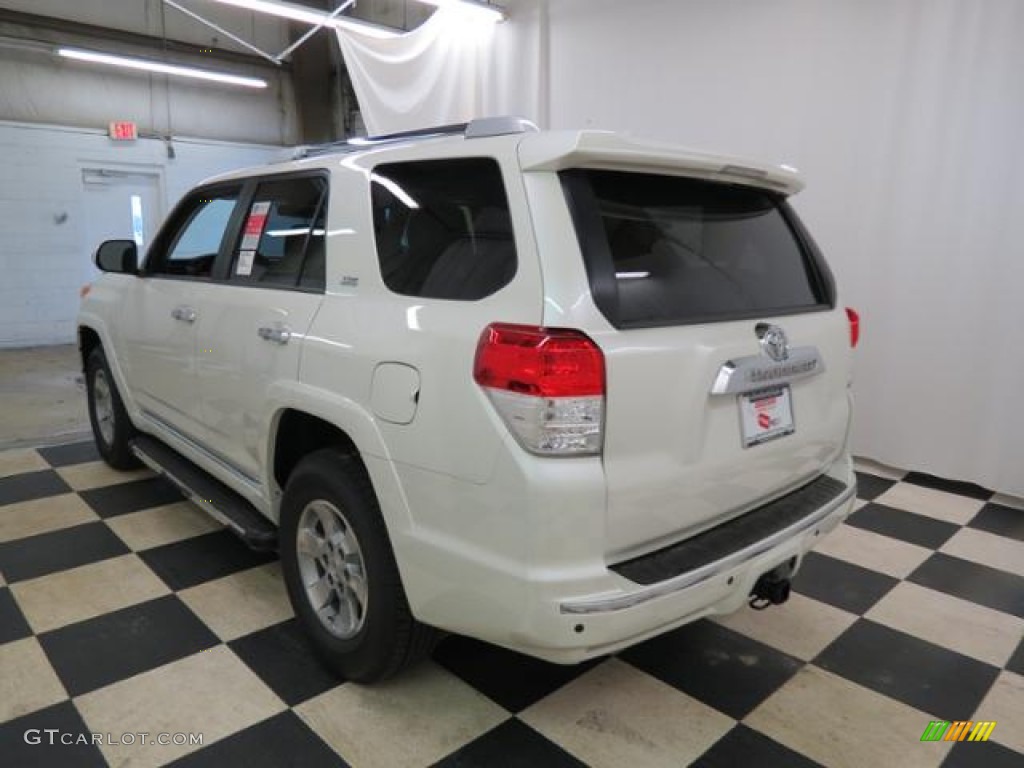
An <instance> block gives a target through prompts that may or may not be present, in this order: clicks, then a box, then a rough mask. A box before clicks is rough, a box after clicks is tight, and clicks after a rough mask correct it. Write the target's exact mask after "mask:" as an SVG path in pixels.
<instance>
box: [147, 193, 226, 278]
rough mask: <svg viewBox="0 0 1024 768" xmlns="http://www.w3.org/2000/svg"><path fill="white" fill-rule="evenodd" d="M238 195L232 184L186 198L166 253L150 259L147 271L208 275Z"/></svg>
mask: <svg viewBox="0 0 1024 768" xmlns="http://www.w3.org/2000/svg"><path fill="white" fill-rule="evenodd" d="M238 195H239V188H237V187H233V188H230V189H225V190H222V191H219V192H216V193H211V192H200V193H197V194H196V195H195V196H194V197H193V198H192V199H191V200H189V201H186V203H185V205H184V206H183V208H182V213H181V214H180V218H179V221H180V222H181V224H180V226H179V227H178V228H177V230H176V231H175V233H174V235H173V237H172V238H171V240H170V246H169V247H168V249H167V251H166V255H164V257H163V258H159V257H157V258H155V259H153V260H152V263H151V265H150V266H149V272H150V274H155V275H176V276H182V277H196V278H208V277H210V276H211V274H212V272H213V264H214V262H215V261H216V260H217V254H218V253H219V252H220V247H221V242H222V241H223V240H224V235H225V233H226V232H227V228H228V223H229V222H230V220H231V214H232V213H233V212H234V210H235V204H236V203H237V202H238Z"/></svg>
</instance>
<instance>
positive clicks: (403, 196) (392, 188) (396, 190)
mask: <svg viewBox="0 0 1024 768" xmlns="http://www.w3.org/2000/svg"><path fill="white" fill-rule="evenodd" d="M370 181H375V182H377V183H378V184H380V185H381V186H382V187H384V189H386V190H387V191H388V192H390V193H391V194H392V195H394V196H395V197H397V198H398V199H399V201H401V203H402V205H404V206H405V207H406V208H419V207H420V204H419V203H417V202H416V201H415V200H413V199H412V197H411V196H410V195H409V193H408V192H406V191H405V190H404V189H402V188H401V187H400V186H399V185H398V184H396V183H395V182H394V181H392V180H391V179H389V178H387V177H385V176H381V175H379V174H376V173H371V174H370Z"/></svg>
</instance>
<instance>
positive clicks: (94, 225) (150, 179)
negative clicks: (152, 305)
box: [82, 168, 164, 281]
mask: <svg viewBox="0 0 1024 768" xmlns="http://www.w3.org/2000/svg"><path fill="white" fill-rule="evenodd" d="M82 202H83V205H82V213H83V215H84V216H85V223H84V232H83V234H84V242H83V250H84V254H83V256H84V258H83V259H82V264H83V265H84V268H83V269H84V271H83V273H82V277H83V281H89V280H93V279H94V278H95V277H96V276H97V275H98V274H99V270H97V269H96V266H95V265H94V264H93V254H95V253H96V248H97V246H99V244H100V243H102V242H103V241H104V240H135V243H136V245H138V246H139V253H140V254H142V253H143V252H144V251H145V249H146V248H148V247H149V244H150V241H151V240H152V238H153V235H154V234H155V233H156V230H157V226H158V225H159V224H160V221H161V220H162V219H163V215H164V211H163V205H162V202H161V195H160V177H159V176H157V175H156V174H155V173H143V172H137V173H136V172H129V171H120V170H111V169H108V168H83V169H82Z"/></svg>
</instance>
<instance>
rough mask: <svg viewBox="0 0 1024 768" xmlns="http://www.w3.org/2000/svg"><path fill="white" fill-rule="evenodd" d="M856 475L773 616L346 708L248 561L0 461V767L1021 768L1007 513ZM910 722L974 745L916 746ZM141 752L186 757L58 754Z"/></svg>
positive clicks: (148, 496) (515, 660) (59, 469)
mask: <svg viewBox="0 0 1024 768" xmlns="http://www.w3.org/2000/svg"><path fill="white" fill-rule="evenodd" d="M863 470H864V471H863V472H862V473H861V476H860V481H861V482H860V489H861V490H860V496H861V501H860V502H859V506H860V508H859V510H858V511H857V512H856V513H855V514H854V515H853V516H852V517H851V518H850V520H849V522H848V523H847V524H845V525H843V526H842V527H841V528H839V529H838V530H837V531H836V532H835V533H833V534H832V535H830V536H829V538H828V539H827V540H826V541H824V542H823V543H822V545H821V546H820V548H819V549H818V550H817V552H815V553H813V554H811V555H810V556H808V558H807V560H806V562H805V565H804V567H803V570H802V571H801V573H800V575H799V577H798V578H797V580H796V584H795V594H794V595H793V597H792V599H791V600H790V601H789V603H787V604H786V605H785V606H783V607H781V608H776V609H771V610H767V611H763V612H754V611H752V610H749V609H745V610H743V611H741V612H740V613H738V614H736V615H733V616H728V617H725V618H722V619H719V620H715V621H702V622H700V623H698V624H695V625H693V626H690V627H686V628H683V629H680V630H678V631H675V632H671V633H669V634H668V635H665V636H663V637H660V638H657V639H655V640H652V641H650V642H647V643H645V644H643V645H641V646H639V647H636V648H633V649H631V650H629V651H627V652H625V653H622V654H620V655H619V656H617V657H613V658H608V659H603V660H600V661H597V662H593V663H590V664H586V665H583V666H579V667H558V666H552V665H548V664H544V663H541V662H538V661H535V660H532V659H528V658H524V657H521V656H518V655H515V654H512V653H509V652H507V651H503V650H500V649H496V648H492V647H489V646H485V645H483V644H481V643H477V642H474V641H471V640H466V639H463V638H457V637H453V638H449V639H448V640H446V641H445V642H443V643H442V644H441V645H440V646H439V648H438V649H437V651H436V652H435V654H434V656H433V659H432V660H431V661H430V662H428V663H426V664H424V665H422V666H421V667H419V668H417V669H416V670H415V671H413V672H412V673H411V674H407V675H406V676H404V677H402V678H400V679H398V680H394V681H392V682H390V683H388V684H385V685H381V686H377V687H371V688H365V687H361V686H358V685H354V684H351V683H345V682H343V681H338V680H336V679H333V678H332V677H331V675H329V674H328V673H326V672H325V671H324V670H323V669H322V668H321V667H320V666H319V664H318V663H317V662H316V660H315V659H314V658H313V657H312V656H311V655H310V652H309V649H308V648H307V646H306V644H305V641H304V639H303V637H302V634H301V632H300V631H299V629H298V627H297V626H296V624H295V621H294V619H293V617H292V612H291V610H290V608H289V606H288V603H287V600H286V598H285V595H284V589H283V586H282V583H281V578H280V572H279V569H278V565H277V563H276V562H275V561H274V559H273V558H272V557H270V556H266V555H258V554H254V553H252V552H250V551H249V550H247V549H246V548H245V547H244V546H243V545H242V544H241V543H239V542H238V541H237V540H236V539H235V538H234V537H233V536H232V535H231V534H229V533H227V532H226V531H224V530H222V529H221V528H220V527H219V526H217V525H216V524H215V523H213V522H211V521H210V520H209V519H208V518H206V517H205V516H204V515H203V514H202V513H200V512H199V511H197V510H195V509H194V508H193V507H191V506H190V505H189V504H187V503H185V502H183V501H182V500H181V497H180V496H179V495H178V494H177V493H176V492H175V491H174V489H173V488H171V487H170V486H169V485H168V484H166V483H165V482H164V481H162V480H160V479H156V478H153V477H152V476H150V475H149V474H148V473H146V472H136V473H131V474H124V473H118V472H114V471H112V470H110V469H108V468H106V467H105V466H104V465H103V464H101V463H99V462H98V461H97V456H96V454H95V452H94V450H93V449H92V447H91V446H90V445H89V444H75V445H67V446H59V447H52V448H41V449H39V450H22V451H14V452H7V453H2V454H0V764H2V765H5V766H8V765H9V766H12V767H13V766H17V768H22V766H30V765H55V766H56V765H59V766H92V765H97V766H102V765H106V764H109V765H115V766H125V765H129V764H130V765H132V766H152V765H164V764H169V763H172V762H173V763H174V764H175V765H183V766H218V767H219V766H228V765H246V766H253V767H255V766H286V765H296V766H304V767H309V768H312V767H313V766H321V765H339V766H343V765H346V764H347V765H352V766H384V767H385V768H401V767H402V766H426V765H433V764H440V765H445V766H531V767H532V766H547V765H552V766H563V765H564V766H569V765H581V764H590V765H599V766H616V767H619V766H630V768H642V767H643V766H669V765H671V766H681V765H686V764H690V763H693V764H696V765H702V766H735V765H751V766H755V765H756V766H787V767H793V766H796V767H799V766H812V765H819V764H820V765H827V766H864V765H870V766H890V765H891V766H900V767H901V768H911V767H912V766H938V765H943V766H967V765H970V766H979V765H984V766H987V767H989V768H998V767H999V766H1011V765H1012V766H1018V767H1019V766H1021V765H1024V642H1022V633H1024V512H1022V511H1021V510H1019V509H1015V508H1013V505H1014V504H1015V502H1013V501H1012V500H1009V499H998V498H996V499H993V498H992V497H991V494H989V493H988V492H986V491H983V490H982V489H980V488H976V487H973V486H968V485H963V484H955V483H947V482H944V481H940V480H936V479H935V478H930V477H927V476H921V475H916V474H910V475H906V476H899V475H893V474H891V473H890V472H888V471H887V470H884V469H881V468H878V467H868V466H865V467H863ZM934 719H941V720H950V721H952V720H994V721H996V723H997V725H996V727H995V729H994V731H993V732H992V736H991V740H990V741H989V742H986V743H968V742H964V743H960V744H956V745H955V746H954V745H952V744H951V743H922V742H921V741H920V738H921V735H922V733H923V732H924V729H925V727H926V725H927V724H928V722H929V721H931V720H934ZM32 729H38V730H37V731H36V730H32ZM46 729H50V732H53V733H54V734H55V736H54V739H55V741H56V742H57V743H56V744H55V745H53V746H50V745H49V744H48V743H47V739H48V738H50V737H49V735H48V733H49V732H48V731H47V730H46ZM143 732H144V733H148V734H150V735H151V736H150V738H154V737H155V736H156V734H159V733H169V734H175V733H186V734H188V733H194V734H202V736H203V745H202V746H201V747H200V746H176V745H167V746H154V745H151V744H146V745H140V744H139V743H135V744H132V745H124V744H103V745H101V746H96V745H91V744H71V745H60V744H59V741H60V739H62V738H63V739H65V740H78V738H79V734H86V736H85V739H86V740H87V739H88V738H89V736H88V734H92V733H99V734H104V739H106V740H107V741H118V740H122V739H123V740H128V739H125V738H124V735H125V734H138V733H143ZM26 733H29V738H28V741H35V740H36V737H38V740H40V741H42V743H41V744H33V743H27V740H26ZM108 735H109V736H108ZM135 740H136V742H138V741H139V740H140V737H136V738H135Z"/></svg>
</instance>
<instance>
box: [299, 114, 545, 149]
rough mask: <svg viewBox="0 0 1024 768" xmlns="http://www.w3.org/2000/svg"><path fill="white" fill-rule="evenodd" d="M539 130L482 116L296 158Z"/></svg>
mask: <svg viewBox="0 0 1024 768" xmlns="http://www.w3.org/2000/svg"><path fill="white" fill-rule="evenodd" d="M536 130H537V126H536V125H535V124H534V123H532V122H530V121H529V120H526V119H524V118H522V117H512V116H502V117H479V118H476V119H475V120H471V121H469V122H468V123H453V124H451V125H439V126H434V127H432V128H418V129H416V130H413V131H401V132H399V133H388V134H384V135H381V136H367V137H365V138H363V137H357V138H351V139H346V140H345V141H332V142H328V143H325V144H311V145H308V146H304V147H299V148H298V149H297V150H296V153H295V158H296V159H299V158H303V157H314V156H316V155H324V154H329V153H332V152H355V151H357V150H360V149H363V148H365V147H374V146H378V145H381V144H393V143H396V142H400V141H408V140H410V139H432V138H439V137H441V136H458V135H462V136H464V137H465V138H467V139H482V138H486V137H489V136H507V135H510V134H515V133H527V132H533V131H536Z"/></svg>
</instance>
